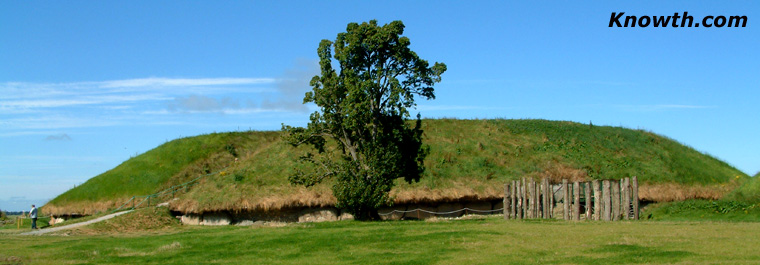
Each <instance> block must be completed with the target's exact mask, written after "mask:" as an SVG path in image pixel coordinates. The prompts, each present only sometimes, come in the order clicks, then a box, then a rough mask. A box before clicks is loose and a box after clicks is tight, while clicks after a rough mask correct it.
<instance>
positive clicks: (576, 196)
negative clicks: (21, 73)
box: [573, 181, 581, 221]
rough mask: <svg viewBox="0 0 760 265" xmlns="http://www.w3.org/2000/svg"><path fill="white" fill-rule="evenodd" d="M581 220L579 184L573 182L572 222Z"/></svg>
mask: <svg viewBox="0 0 760 265" xmlns="http://www.w3.org/2000/svg"><path fill="white" fill-rule="evenodd" d="M580 219H581V184H580V183H578V182H577V181H576V182H573V220H575V221H578V220H580Z"/></svg>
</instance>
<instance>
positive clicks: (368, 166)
mask: <svg viewBox="0 0 760 265" xmlns="http://www.w3.org/2000/svg"><path fill="white" fill-rule="evenodd" d="M403 33H404V24H403V23H402V22H401V21H393V22H391V23H390V24H386V25H384V26H382V27H381V26H378V24H377V21H375V20H372V21H370V22H369V23H367V22H365V23H362V24H357V23H350V24H348V26H347V27H346V32H343V33H339V34H338V36H337V38H336V40H335V42H331V41H329V40H322V41H321V42H320V44H319V48H318V50H317V53H318V54H319V57H320V68H321V75H320V76H315V77H314V78H313V79H312V80H311V86H312V87H313V91H312V92H308V93H307V94H306V96H305V97H304V103H315V104H316V105H317V106H318V107H319V108H320V111H318V112H314V113H313V114H311V117H310V119H311V122H310V123H309V124H308V126H307V127H306V128H293V127H290V126H283V131H286V132H287V135H286V136H285V139H286V141H287V142H288V143H290V144H292V145H293V146H299V145H302V144H308V145H311V146H312V147H314V149H315V150H316V151H318V152H319V153H324V152H325V151H326V149H325V143H326V142H327V140H334V141H335V142H336V143H337V145H338V148H337V149H338V150H339V151H337V153H338V155H337V157H328V158H324V159H319V160H317V159H315V156H313V155H312V154H307V155H305V156H304V157H303V158H302V161H304V162H308V163H313V164H317V165H319V166H317V168H318V169H320V170H318V171H317V172H305V171H297V172H296V174H294V175H292V176H291V177H290V178H289V180H290V182H291V183H293V184H300V185H305V186H312V185H315V184H317V183H320V182H321V181H322V180H324V179H326V178H331V177H334V178H335V180H336V184H335V186H334V187H333V194H334V195H335V197H336V198H337V200H338V205H337V206H338V207H340V208H344V209H346V210H347V211H348V212H350V213H352V214H354V216H355V217H356V218H357V219H360V220H365V219H377V218H378V217H379V216H378V215H377V209H378V208H379V207H381V206H384V205H387V204H388V203H389V202H390V200H389V196H388V193H389V192H390V190H391V188H392V187H393V184H394V183H393V180H394V179H396V178H404V179H405V180H406V181H408V182H411V181H415V180H419V178H420V176H421V175H422V172H424V169H425V167H424V159H425V156H426V155H427V149H425V148H423V146H422V129H421V123H422V121H421V120H420V116H419V114H418V115H417V122H416V123H415V126H414V127H410V126H408V125H407V122H406V120H407V119H408V118H409V117H410V115H409V111H408V108H412V107H414V106H415V102H414V96H415V95H417V96H419V97H422V98H425V99H434V98H435V95H434V93H433V92H434V91H433V85H434V84H435V83H437V82H440V81H441V74H443V72H444V71H446V65H445V64H442V63H435V65H433V66H432V67H430V66H429V64H428V62H427V61H425V60H422V59H420V58H419V57H418V56H417V54H416V53H415V52H413V51H412V50H411V49H410V48H409V45H410V41H409V39H408V38H407V37H402V36H401V35H402V34H403ZM333 51H334V53H335V54H334V55H333ZM333 59H334V60H336V61H337V62H338V65H339V66H340V68H339V69H338V70H337V71H336V70H335V69H333V66H332V65H333Z"/></svg>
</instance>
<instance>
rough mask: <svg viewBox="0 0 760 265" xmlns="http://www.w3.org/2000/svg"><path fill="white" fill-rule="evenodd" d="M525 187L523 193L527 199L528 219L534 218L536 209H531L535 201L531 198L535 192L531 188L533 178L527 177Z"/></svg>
mask: <svg viewBox="0 0 760 265" xmlns="http://www.w3.org/2000/svg"><path fill="white" fill-rule="evenodd" d="M525 185H526V187H527V188H528V189H527V190H526V192H525V195H526V197H527V200H528V208H527V209H528V219H532V218H536V217H535V216H534V214H535V213H536V211H534V210H533V206H534V204H535V203H536V201H535V200H534V199H533V193H536V191H535V190H534V189H533V180H532V179H527V180H526V183H525Z"/></svg>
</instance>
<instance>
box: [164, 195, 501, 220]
mask: <svg viewBox="0 0 760 265" xmlns="http://www.w3.org/2000/svg"><path fill="white" fill-rule="evenodd" d="M502 207H503V205H502V201H501V200H494V201H462V202H442V203H426V204H403V205H396V206H393V207H388V208H383V209H380V211H379V212H380V213H381V214H383V213H390V212H392V211H393V210H398V211H409V210H414V209H418V208H419V209H423V210H427V211H431V212H453V211H457V212H454V213H447V214H435V215H434V214H430V213H426V212H422V211H420V212H410V213H394V214H388V215H384V216H383V219H385V220H401V219H427V218H431V217H460V216H462V215H465V214H479V213H477V212H465V211H458V210H461V209H463V208H469V209H474V210H481V211H491V210H496V209H499V208H502ZM500 213H501V212H500V211H499V212H493V213H491V214H500ZM175 215H177V216H178V218H179V219H180V221H181V222H182V223H183V224H187V225H250V224H253V223H256V222H289V223H293V222H301V223H304V222H326V221H340V220H353V219H354V217H353V216H352V215H350V214H348V213H346V212H343V211H341V210H340V209H338V208H335V207H321V208H289V209H282V210H279V211H269V212H264V211H249V212H207V213H202V214H183V213H175Z"/></svg>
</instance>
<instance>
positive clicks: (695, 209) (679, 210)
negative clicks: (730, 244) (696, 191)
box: [641, 200, 760, 222]
mask: <svg viewBox="0 0 760 265" xmlns="http://www.w3.org/2000/svg"><path fill="white" fill-rule="evenodd" d="M641 216H642V218H643V219H652V220H663V221H695V220H705V221H742V222H760V203H758V204H752V203H749V202H744V201H734V200H713V201H711V200H687V201H679V202H667V203H659V204H657V205H654V206H651V207H647V209H645V211H644V212H643V213H642V214H641Z"/></svg>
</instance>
